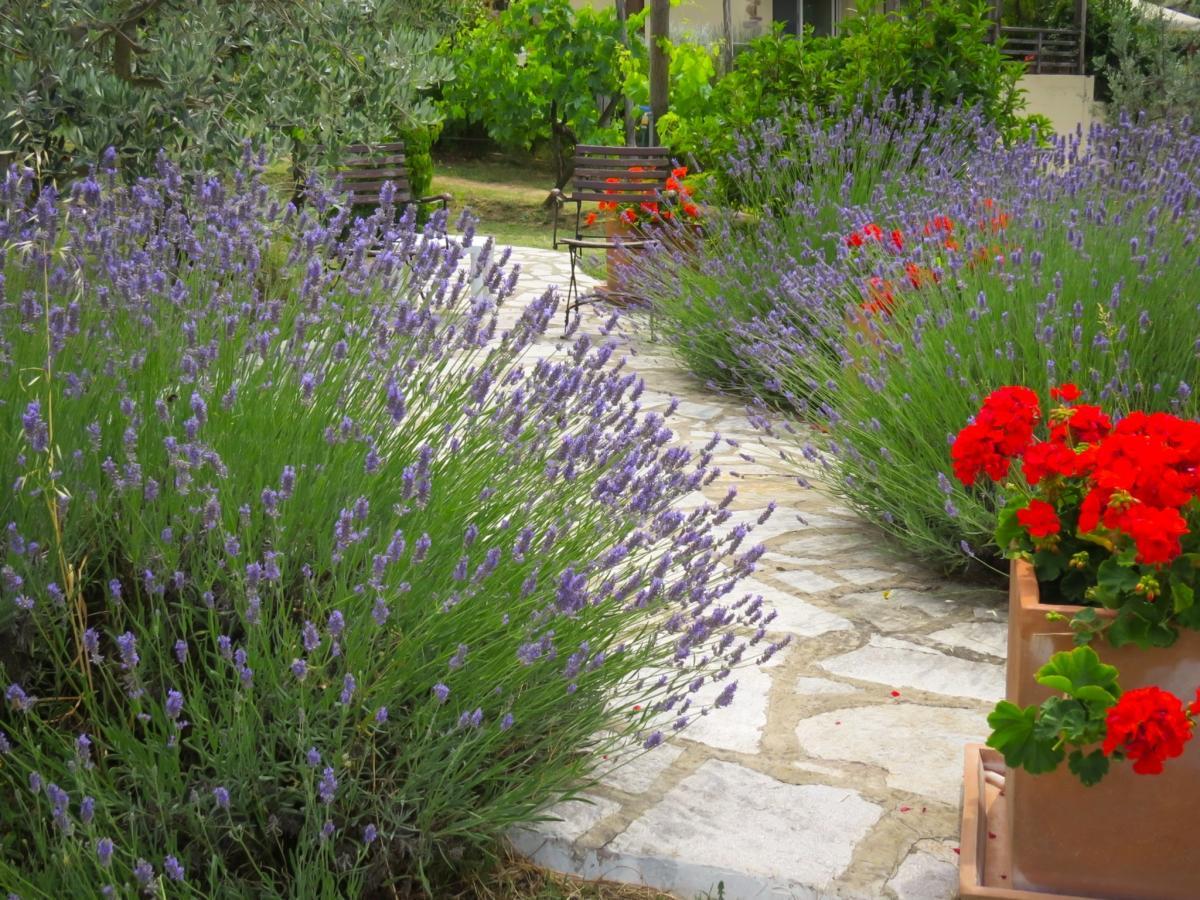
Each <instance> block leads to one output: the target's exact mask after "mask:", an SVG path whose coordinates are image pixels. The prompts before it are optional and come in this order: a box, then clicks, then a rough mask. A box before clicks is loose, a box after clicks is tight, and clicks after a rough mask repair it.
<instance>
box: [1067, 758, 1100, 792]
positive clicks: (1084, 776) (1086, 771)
mask: <svg viewBox="0 0 1200 900" xmlns="http://www.w3.org/2000/svg"><path fill="white" fill-rule="evenodd" d="M1067 768H1069V769H1070V770H1071V771H1072V772H1073V773H1074V774H1076V775H1078V776H1079V780H1080V781H1082V782H1083V783H1084V784H1085V785H1086V786H1088V787H1091V786H1092V785H1094V784H1098V783H1099V782H1100V780H1101V779H1102V778H1103V777H1104V776H1105V775H1107V774H1108V757H1107V756H1105V755H1104V754H1103V753H1102V752H1101V751H1099V750H1093V751H1092V752H1091V753H1087V754H1085V753H1084V752H1083V751H1082V750H1074V751H1072V752H1071V755H1070V756H1069V757H1067Z"/></svg>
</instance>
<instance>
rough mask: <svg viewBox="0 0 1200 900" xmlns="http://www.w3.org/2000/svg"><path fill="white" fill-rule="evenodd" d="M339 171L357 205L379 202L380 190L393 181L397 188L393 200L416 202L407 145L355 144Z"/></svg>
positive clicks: (347, 151)
mask: <svg viewBox="0 0 1200 900" xmlns="http://www.w3.org/2000/svg"><path fill="white" fill-rule="evenodd" d="M338 172H339V173H340V174H341V176H342V183H343V185H345V187H346V190H348V191H350V199H351V202H352V203H354V204H355V205H358V204H363V205H369V204H378V203H379V191H380V189H382V188H383V186H384V184H386V183H387V182H389V181H390V182H392V184H393V185H395V188H396V194H395V197H394V200H393V202H395V203H396V204H403V203H411V202H412V199H413V197H412V189H411V187H410V186H409V183H408V168H407V167H406V166H405V164H404V144H370V145H368V144H351V145H350V146H349V147H347V148H346V152H345V155H344V156H343V157H342V161H341V165H340V166H338Z"/></svg>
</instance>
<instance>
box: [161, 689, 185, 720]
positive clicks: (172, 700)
mask: <svg viewBox="0 0 1200 900" xmlns="http://www.w3.org/2000/svg"><path fill="white" fill-rule="evenodd" d="M165 709H166V711H167V718H168V719H171V720H175V719H178V718H179V714H180V713H182V712H183V694H181V693H180V692H179V691H167V702H166V704H165Z"/></svg>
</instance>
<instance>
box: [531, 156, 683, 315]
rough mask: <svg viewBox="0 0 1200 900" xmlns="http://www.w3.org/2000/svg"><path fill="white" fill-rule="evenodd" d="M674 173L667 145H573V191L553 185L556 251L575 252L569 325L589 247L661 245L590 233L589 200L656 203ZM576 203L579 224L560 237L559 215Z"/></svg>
mask: <svg viewBox="0 0 1200 900" xmlns="http://www.w3.org/2000/svg"><path fill="white" fill-rule="evenodd" d="M670 176H671V157H670V151H669V150H668V149H667V148H666V147H604V146H599V145H594V144H580V145H578V146H576V148H575V174H574V176H573V182H574V185H573V190H572V192H571V193H570V194H566V193H564V192H563V191H561V190H559V189H558V188H555V189H554V190H553V191H551V192H550V195H551V197H552V198H553V200H554V249H555V250H557V249H558V248H559V247H566V248H567V250H568V252H569V253H570V255H571V280H570V283H569V285H568V287H567V308H566V319H565V320H566V323H567V324H568V325H569V324H570V321H571V302H572V300H574V303H575V312H576V314H578V312H579V306H580V302H581V297H580V295H579V283H578V280H577V278H576V268H577V267H578V265H579V262H580V259H581V258H582V255H583V252H584V251H585V250H604V251H605V252H607V251H609V250H614V249H617V248H622V249H629V250H636V249H639V248H644V247H648V246H651V245H653V244H655V243H657V242H656V241H655V240H654V239H652V238H634V239H632V240H623V239H621V238H619V237H615V236H612V235H608V234H591V235H589V234H587V233H586V229H587V226H586V224H585V222H584V216H583V204H585V203H616V204H628V203H653V202H656V201H657V200H658V199H659V197H660V195H661V194H662V191H663V190H664V188H665V186H666V182H667V179H668V178H669V177H670ZM568 203H574V204H575V227H574V230H573V232H572V233H571V235H570V236H569V237H562V238H560V237H559V236H558V229H559V216H560V214H561V212H562V209H563V207H564V206H566V205H567V204H568Z"/></svg>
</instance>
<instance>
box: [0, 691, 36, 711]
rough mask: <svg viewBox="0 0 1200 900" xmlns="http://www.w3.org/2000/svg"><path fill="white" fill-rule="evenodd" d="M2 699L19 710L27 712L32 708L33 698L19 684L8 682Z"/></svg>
mask: <svg viewBox="0 0 1200 900" xmlns="http://www.w3.org/2000/svg"><path fill="white" fill-rule="evenodd" d="M4 699H5V700H7V701H8V702H9V704H11V705H12V707H13V708H14V709H16V710H18V711H20V712H29V710H31V709H33V704H34V698H33V697H30V696H29V695H28V694H26V693H25V691H23V690H22V689H21V686H20V685H19V684H10V685H9V686H8V689H7V690H6V691H5V692H4Z"/></svg>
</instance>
